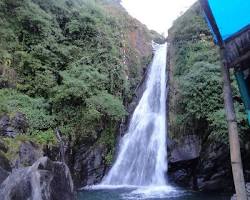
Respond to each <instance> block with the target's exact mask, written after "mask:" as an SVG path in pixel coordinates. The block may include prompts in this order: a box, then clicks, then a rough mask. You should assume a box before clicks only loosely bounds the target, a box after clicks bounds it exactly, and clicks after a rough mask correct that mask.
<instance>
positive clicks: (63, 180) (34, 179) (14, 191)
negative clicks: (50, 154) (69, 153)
mask: <svg viewBox="0 0 250 200" xmlns="http://www.w3.org/2000/svg"><path fill="white" fill-rule="evenodd" d="M73 189H74V188H73V182H72V178H71V174H70V171H69V169H68V167H67V165H66V164H65V163H62V162H53V161H51V160H49V159H48V158H47V157H42V158H40V159H39V160H38V161H36V162H35V163H34V164H33V165H32V166H31V167H26V168H20V169H17V170H15V171H14V172H13V173H11V174H10V175H9V176H8V178H7V179H6V180H5V181H4V182H3V183H2V184H1V186H0V199H1V200H17V199H18V200H27V199H30V200H52V199H53V200H61V199H62V198H63V199H65V200H73V199H74V192H73Z"/></svg>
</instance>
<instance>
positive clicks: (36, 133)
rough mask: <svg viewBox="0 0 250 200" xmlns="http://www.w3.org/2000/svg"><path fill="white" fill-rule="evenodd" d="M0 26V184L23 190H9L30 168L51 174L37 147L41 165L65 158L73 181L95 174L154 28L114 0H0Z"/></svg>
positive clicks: (129, 100)
mask: <svg viewBox="0 0 250 200" xmlns="http://www.w3.org/2000/svg"><path fill="white" fill-rule="evenodd" d="M0 35H1V38H0V159H1V162H0V182H4V184H3V185H2V186H1V189H0V190H1V191H5V192H6V191H7V192H9V191H10V190H15V191H16V193H13V194H17V195H28V196H27V198H31V197H32V194H31V193H32V191H33V189H34V188H26V189H27V191H28V192H27V194H20V193H18V191H19V190H18V189H17V188H19V185H20V184H21V182H22V181H24V182H25V183H27V185H29V184H30V182H28V179H30V178H31V177H33V175H32V174H30V173H28V171H30V170H29V169H31V168H32V170H31V171H34V173H40V174H41V173H42V175H45V176H46V177H47V178H48V179H46V178H45V179H46V180H44V181H45V182H44V184H45V183H46V181H49V182H50V183H53V182H54V181H53V180H52V179H51V178H50V176H47V175H46V174H43V170H42V169H41V168H40V167H37V164H34V163H36V162H38V161H37V160H39V159H40V158H41V157H43V156H47V157H49V159H51V160H52V161H48V163H49V164H48V165H49V166H48V168H47V167H44V169H45V171H46V173H47V174H51V173H52V174H53V173H55V172H54V171H53V170H54V167H52V166H54V165H56V166H57V165H58V164H57V161H65V162H66V164H67V165H68V167H69V169H70V171H71V174H72V178H73V181H74V184H75V188H78V187H83V186H85V185H87V184H88V185H91V184H95V183H98V182H99V181H100V180H101V179H102V177H103V176H104V174H105V173H106V171H107V169H108V167H109V166H110V164H111V162H112V160H113V156H114V152H115V151H114V149H115V143H116V139H117V137H118V135H117V133H119V129H120V127H119V125H120V123H121V122H126V120H127V119H128V114H129V113H130V112H131V111H132V110H133V109H132V108H131V106H129V105H131V104H133V105H135V104H136V103H133V102H134V100H133V99H134V98H133V97H134V95H135V91H136V88H137V86H138V84H139V83H140V81H141V80H142V79H143V77H144V74H145V72H146V69H147V65H148V64H149V62H150V60H151V58H152V47H151V41H152V39H160V40H162V37H161V36H159V35H158V34H157V33H155V32H151V31H149V30H148V29H147V28H146V26H145V25H143V24H141V23H140V22H139V21H137V20H136V19H134V18H132V17H131V16H129V15H128V13H127V12H126V11H125V9H124V8H122V6H121V5H120V1H116V0H114V1H113V0H112V1H110V0H95V1H88V0H52V1H51V0H45V1H44V0H21V1H16V0H11V1H9V0H3V1H1V2H0ZM132 107H133V106H132ZM55 130H56V131H55ZM55 133H59V135H60V137H58V135H57V134H55ZM2 144H3V145H2ZM54 161H55V162H56V163H54V164H51V163H53V162H54ZM34 165H35V166H34ZM31 166H33V167H31ZM46 166H47V164H46ZM51 167H52V168H51ZM13 170H14V171H15V170H17V171H15V172H14V174H13V173H11V172H12V171H13ZM51 170H52V172H51ZM8 176H9V177H13V176H16V177H22V178H23V179H22V180H21V179H20V181H21V182H17V183H13V184H12V185H10V181H9V178H7V177H8ZM6 178H7V179H6ZM51 181H52V182H51ZM58 184H60V182H58ZM52 185H55V184H52ZM64 186H65V185H64ZM51 187H52V188H53V187H54V186H51ZM44 190H45V191H47V190H50V191H51V188H47V189H46V188H45V189H44ZM69 192H70V191H69ZM46 195H47V194H46ZM47 196H48V195H47ZM13 198H14V197H13ZM25 198H26V197H25ZM49 198H50V197H48V199H49ZM10 199H11V198H10Z"/></svg>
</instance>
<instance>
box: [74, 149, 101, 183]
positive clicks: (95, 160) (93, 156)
mask: <svg viewBox="0 0 250 200" xmlns="http://www.w3.org/2000/svg"><path fill="white" fill-rule="evenodd" d="M105 152H106V151H105V148H104V147H103V146H102V145H97V146H94V147H91V148H89V147H87V146H82V147H81V148H80V149H79V151H78V152H77V153H76V155H75V164H74V181H75V184H76V186H77V187H83V186H85V185H93V184H96V183H99V182H100V181H101V180H102V178H103V176H104V174H105V170H106V165H105V159H104V156H105Z"/></svg>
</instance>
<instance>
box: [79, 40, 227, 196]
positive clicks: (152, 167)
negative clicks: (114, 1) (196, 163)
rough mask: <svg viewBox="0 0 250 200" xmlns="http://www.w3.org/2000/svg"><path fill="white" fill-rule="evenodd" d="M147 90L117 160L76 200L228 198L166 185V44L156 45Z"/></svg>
mask: <svg viewBox="0 0 250 200" xmlns="http://www.w3.org/2000/svg"><path fill="white" fill-rule="evenodd" d="M154 48H155V55H154V59H153V62H152V64H151V66H150V68H149V71H148V74H147V82H146V89H145V91H144V93H143V95H142V97H141V99H140V101H139V103H138V105H137V107H136V109H135V111H134V113H133V116H132V118H131V120H130V124H129V128H128V131H127V133H126V134H125V135H124V136H123V138H122V139H121V141H120V144H119V152H118V156H117V159H116V161H115V163H114V165H113V166H112V168H111V170H110V171H109V173H108V174H107V176H106V177H104V179H103V180H102V182H101V183H100V185H95V186H88V187H86V188H85V189H84V190H83V191H81V192H79V193H78V199H79V200H106V199H107V200H129V199H138V200H139V199H153V200H157V199H168V200H170V199H175V200H179V199H182V200H196V199H197V200H198V199H203V200H212V199H213V200H223V199H228V197H223V196H218V195H216V196H214V195H210V196H209V195H203V196H201V195H202V194H199V193H193V192H188V191H184V190H183V189H179V188H177V187H173V186H171V185H170V184H168V182H167V179H166V172H167V150H166V138H167V127H166V93H167V91H166V55H167V52H166V51H167V50H166V49H167V45H166V44H164V45H155V46H154Z"/></svg>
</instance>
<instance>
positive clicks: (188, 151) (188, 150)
mask: <svg viewBox="0 0 250 200" xmlns="http://www.w3.org/2000/svg"><path fill="white" fill-rule="evenodd" d="M200 151H201V141H200V139H199V138H198V137H197V136H196V135H187V136H185V137H182V138H181V139H180V140H179V141H178V142H173V143H172V144H171V146H170V157H169V162H171V163H177V162H180V161H188V160H193V159H196V158H198V157H199V156H200Z"/></svg>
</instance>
